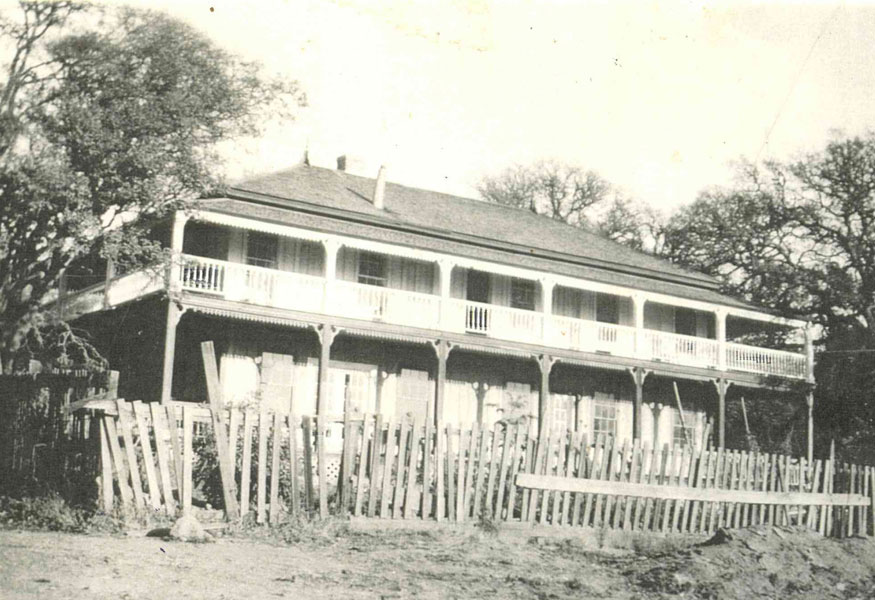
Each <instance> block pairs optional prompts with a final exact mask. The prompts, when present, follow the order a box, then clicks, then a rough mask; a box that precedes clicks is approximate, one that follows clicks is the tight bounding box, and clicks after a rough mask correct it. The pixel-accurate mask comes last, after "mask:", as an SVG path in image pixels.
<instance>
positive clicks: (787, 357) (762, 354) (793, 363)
mask: <svg viewBox="0 0 875 600" xmlns="http://www.w3.org/2000/svg"><path fill="white" fill-rule="evenodd" d="M726 368H727V369H731V370H733V371H748V372H750V373H763V374H765V375H778V376H781V377H794V378H804V377H805V375H806V371H807V368H808V367H807V365H806V363H805V355H803V354H794V353H792V352H785V351H783V350H772V349H771V348H758V347H756V346H745V345H742V344H733V343H731V342H730V343H728V344H726Z"/></svg>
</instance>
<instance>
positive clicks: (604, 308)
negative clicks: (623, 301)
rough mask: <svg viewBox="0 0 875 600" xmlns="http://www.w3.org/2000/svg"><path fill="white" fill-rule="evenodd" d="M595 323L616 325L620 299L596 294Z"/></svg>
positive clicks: (618, 318) (618, 319) (609, 295)
mask: <svg viewBox="0 0 875 600" xmlns="http://www.w3.org/2000/svg"><path fill="white" fill-rule="evenodd" d="M595 315H596V317H595V318H596V321H601V322H602V323H613V324H615V325H616V324H618V323H619V322H620V299H619V298H618V297H617V296H613V295H611V294H596V305H595Z"/></svg>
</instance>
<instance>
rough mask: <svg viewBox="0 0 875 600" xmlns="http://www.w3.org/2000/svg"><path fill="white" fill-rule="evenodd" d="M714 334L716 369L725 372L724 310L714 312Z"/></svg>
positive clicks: (719, 309)
mask: <svg viewBox="0 0 875 600" xmlns="http://www.w3.org/2000/svg"><path fill="white" fill-rule="evenodd" d="M714 333H715V334H716V335H715V337H716V338H717V368H719V369H720V370H721V371H725V370H726V310H725V309H722V308H718V309H717V310H715V311H714Z"/></svg>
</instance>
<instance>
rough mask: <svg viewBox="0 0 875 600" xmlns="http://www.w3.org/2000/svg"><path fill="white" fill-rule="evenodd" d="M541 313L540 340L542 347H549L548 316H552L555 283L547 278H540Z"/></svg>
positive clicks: (549, 329)
mask: <svg viewBox="0 0 875 600" xmlns="http://www.w3.org/2000/svg"><path fill="white" fill-rule="evenodd" d="M539 281H540V284H541V312H542V313H543V315H542V318H543V321H542V323H541V340H542V341H543V343H544V345H545V346H547V345H549V341H550V340H549V339H548V338H549V336H550V331H551V328H550V315H552V314H553V288H554V287H555V286H556V282H555V281H553V280H552V279H550V278H549V277H541V279H540V280H539Z"/></svg>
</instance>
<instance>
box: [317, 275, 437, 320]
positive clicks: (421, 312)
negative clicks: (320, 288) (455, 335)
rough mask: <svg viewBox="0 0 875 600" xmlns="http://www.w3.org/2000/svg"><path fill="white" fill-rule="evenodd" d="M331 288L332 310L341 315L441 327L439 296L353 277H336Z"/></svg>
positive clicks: (330, 308)
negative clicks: (359, 281)
mask: <svg viewBox="0 0 875 600" xmlns="http://www.w3.org/2000/svg"><path fill="white" fill-rule="evenodd" d="M330 289H331V295H330V296H331V298H330V305H329V311H330V312H331V313H333V314H336V315H338V316H343V317H351V318H354V319H368V320H377V321H382V322H384V323H392V324H394V325H407V326H409V327H422V328H425V329H438V328H439V325H440V298H439V297H438V296H435V295H432V294H422V293H418V292H410V291H407V290H399V289H394V288H387V287H380V286H376V285H365V284H361V283H355V282H351V281H333V282H332V283H331V288H330Z"/></svg>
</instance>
